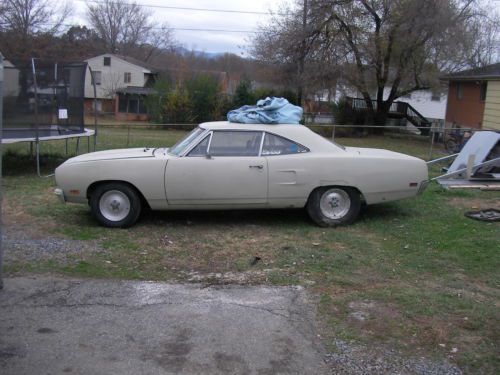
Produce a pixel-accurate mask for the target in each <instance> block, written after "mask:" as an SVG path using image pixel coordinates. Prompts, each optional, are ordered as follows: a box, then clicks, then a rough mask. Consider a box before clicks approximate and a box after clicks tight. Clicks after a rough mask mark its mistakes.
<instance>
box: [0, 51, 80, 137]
mask: <svg viewBox="0 0 500 375" xmlns="http://www.w3.org/2000/svg"><path fill="white" fill-rule="evenodd" d="M86 69H87V64H86V63H78V64H64V65H63V64H57V63H53V62H41V61H39V60H35V74H33V67H32V65H31V62H30V63H29V64H26V63H25V64H24V65H22V64H20V63H19V62H17V63H15V62H13V63H9V62H5V61H4V87H3V88H4V92H3V137H4V138H20V139H22V138H36V137H50V136H58V135H66V134H75V133H83V132H84V112H83V105H84V87H85V72H86Z"/></svg>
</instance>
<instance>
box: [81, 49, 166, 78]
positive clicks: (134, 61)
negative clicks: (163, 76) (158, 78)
mask: <svg viewBox="0 0 500 375" xmlns="http://www.w3.org/2000/svg"><path fill="white" fill-rule="evenodd" d="M102 56H111V57H114V58H117V59H120V60H123V61H126V62H128V63H130V64H133V65H137V66H140V67H141V68H144V69H147V70H149V71H150V72H151V73H158V71H159V69H158V68H156V67H155V66H153V65H152V64H149V63H147V62H144V61H141V60H139V59H136V58H135V57H131V56H124V55H117V54H114V53H104V54H102V55H98V56H94V57H91V58H89V59H86V60H85V61H88V60H92V59H95V58H97V57H102Z"/></svg>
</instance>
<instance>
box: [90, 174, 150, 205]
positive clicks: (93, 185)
mask: <svg viewBox="0 0 500 375" xmlns="http://www.w3.org/2000/svg"><path fill="white" fill-rule="evenodd" d="M110 182H111V183H112V182H115V183H120V184H124V185H127V186H128V187H130V188H132V189H134V190H135V192H136V193H137V194H138V195H139V197H140V198H141V203H142V205H143V207H144V208H148V209H150V208H151V207H150V206H149V203H148V201H147V200H146V198H144V195H143V194H142V192H141V191H140V190H139V189H137V187H135V186H134V185H133V184H131V183H130V182H127V181H121V180H103V181H96V182H93V183H92V184H90V186H89V187H88V188H87V199H90V196H91V195H92V193H93V192H94V190H95V189H96V188H97V187H98V186H99V185H102V184H108V183H110Z"/></svg>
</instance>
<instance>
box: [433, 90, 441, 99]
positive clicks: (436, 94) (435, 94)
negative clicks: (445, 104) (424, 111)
mask: <svg viewBox="0 0 500 375" xmlns="http://www.w3.org/2000/svg"><path fill="white" fill-rule="evenodd" d="M431 101H433V102H440V101H441V93H440V92H434V91H433V92H432V96H431Z"/></svg>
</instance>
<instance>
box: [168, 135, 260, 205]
mask: <svg viewBox="0 0 500 375" xmlns="http://www.w3.org/2000/svg"><path fill="white" fill-rule="evenodd" d="M262 137H263V133H262V132H260V131H240V130H217V131H213V132H212V133H210V134H209V135H207V136H206V137H205V138H204V139H203V140H201V141H200V142H199V143H198V145H196V147H194V148H192V149H191V150H190V151H189V152H188V153H187V154H186V155H184V156H182V157H177V158H171V159H169V161H168V163H167V167H166V172H165V189H166V196H167V201H168V204H169V205H172V206H175V205H189V206H198V205H264V204H266V203H267V178H268V177H267V172H268V171H267V161H266V159H265V158H264V157H262V156H260V148H261V143H262V142H261V141H262Z"/></svg>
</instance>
